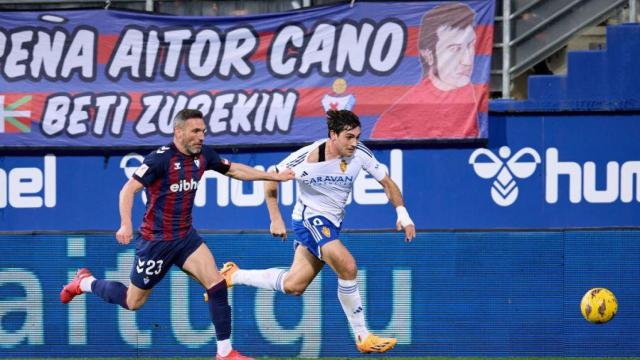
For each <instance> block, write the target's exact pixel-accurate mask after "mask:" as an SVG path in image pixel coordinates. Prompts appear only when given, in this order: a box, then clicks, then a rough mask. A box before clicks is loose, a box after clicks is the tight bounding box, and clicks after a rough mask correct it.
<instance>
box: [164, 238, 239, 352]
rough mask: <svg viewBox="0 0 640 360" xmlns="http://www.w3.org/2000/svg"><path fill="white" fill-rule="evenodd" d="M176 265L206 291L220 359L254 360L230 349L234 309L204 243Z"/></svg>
mask: <svg viewBox="0 0 640 360" xmlns="http://www.w3.org/2000/svg"><path fill="white" fill-rule="evenodd" d="M176 265H178V266H180V267H181V268H182V270H184V271H185V272H187V273H188V274H190V275H191V276H193V277H194V278H195V279H196V280H198V281H199V282H200V284H202V286H203V287H204V288H205V289H207V295H208V297H209V301H208V304H209V314H210V315H211V321H212V322H213V326H214V327H215V329H216V338H217V345H218V353H217V355H216V359H217V360H252V358H250V357H246V356H244V355H242V354H240V353H239V352H238V351H236V350H233V348H232V346H231V340H230V338H231V306H229V301H228V293H227V284H226V281H225V280H224V278H223V277H222V275H220V273H219V272H218V268H217V266H216V262H215V259H214V257H213V254H211V251H210V250H209V248H208V247H207V245H205V244H204V243H202V242H201V243H200V245H199V246H198V248H197V249H195V251H193V252H192V253H191V254H190V255H188V257H187V258H186V260H185V261H184V263H182V264H180V263H179V262H178V261H176Z"/></svg>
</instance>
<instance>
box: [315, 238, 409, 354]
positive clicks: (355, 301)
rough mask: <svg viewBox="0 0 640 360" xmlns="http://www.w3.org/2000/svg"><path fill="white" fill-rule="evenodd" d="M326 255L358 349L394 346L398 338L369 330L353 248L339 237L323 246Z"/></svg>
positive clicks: (379, 348) (387, 348) (324, 256)
mask: <svg viewBox="0 0 640 360" xmlns="http://www.w3.org/2000/svg"><path fill="white" fill-rule="evenodd" d="M322 258H323V260H324V261H325V262H326V263H327V264H329V266H331V268H332V269H333V271H335V273H336V274H337V275H338V299H339V300H340V304H341V305H342V310H343V311H344V313H345V315H346V316H347V320H349V325H351V329H352V330H353V333H354V334H355V336H356V345H357V347H358V350H360V351H361V352H364V353H370V352H379V353H382V352H385V351H387V350H389V349H391V348H393V347H394V346H395V344H396V342H397V340H396V339H394V338H381V337H378V336H376V335H373V334H371V333H369V331H368V330H367V327H366V324H365V320H364V310H363V308H362V298H361V297H360V289H359V288H358V282H357V280H356V276H357V274H358V268H357V265H356V261H355V259H354V258H353V256H352V255H351V253H350V252H349V250H348V249H347V248H346V247H345V246H344V244H343V243H342V242H341V241H340V240H337V239H336V240H333V241H331V242H329V243H326V244H325V245H324V246H322Z"/></svg>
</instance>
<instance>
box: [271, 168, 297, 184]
mask: <svg viewBox="0 0 640 360" xmlns="http://www.w3.org/2000/svg"><path fill="white" fill-rule="evenodd" d="M275 175H276V179H275V180H276V181H289V180H293V179H295V177H296V173H295V172H293V170H291V169H284V170H282V171H280V172H279V173H276V174H275Z"/></svg>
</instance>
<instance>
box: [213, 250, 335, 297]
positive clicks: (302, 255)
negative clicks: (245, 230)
mask: <svg viewBox="0 0 640 360" xmlns="http://www.w3.org/2000/svg"><path fill="white" fill-rule="evenodd" d="M323 266H324V263H323V262H322V261H321V260H319V259H318V258H317V257H316V256H315V255H313V254H312V253H311V252H310V251H309V250H308V249H307V248H306V247H305V246H300V243H298V246H296V251H295V255H294V257H293V262H292V264H291V267H290V268H289V270H286V269H280V268H271V269H264V270H244V269H240V268H239V267H238V265H236V264H235V263H233V262H227V263H225V264H224V266H223V267H222V269H221V270H220V273H221V274H222V276H224V278H225V279H226V281H227V286H229V287H231V286H233V285H247V286H253V287H256V288H260V289H266V290H273V291H280V292H282V293H285V294H291V295H302V293H304V291H305V289H306V288H307V287H308V286H309V284H311V282H312V281H313V279H314V278H315V277H316V275H318V273H319V272H320V270H322V267H323Z"/></svg>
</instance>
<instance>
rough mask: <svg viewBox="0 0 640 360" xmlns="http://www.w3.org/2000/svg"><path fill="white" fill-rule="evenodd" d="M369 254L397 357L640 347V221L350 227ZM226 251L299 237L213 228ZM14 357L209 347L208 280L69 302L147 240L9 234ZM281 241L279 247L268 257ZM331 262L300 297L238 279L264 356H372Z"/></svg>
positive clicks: (621, 352) (352, 244) (124, 265)
mask: <svg viewBox="0 0 640 360" xmlns="http://www.w3.org/2000/svg"><path fill="white" fill-rule="evenodd" d="M343 238H344V241H345V242H346V243H347V245H348V246H349V248H350V249H351V250H352V251H353V253H354V255H355V257H356V258H357V259H359V260H360V262H359V279H360V286H361V289H362V293H363V295H364V304H365V307H366V312H367V314H366V318H367V323H368V325H369V326H370V328H371V329H373V330H374V331H376V332H379V333H381V334H384V335H389V336H396V337H398V339H399V345H398V346H397V348H396V349H395V350H394V351H393V353H392V355H393V356H434V355H447V356H640V331H638V324H639V323H640V322H639V320H640V318H639V315H638V314H640V305H639V304H640V287H639V286H638V279H639V278H640V268H639V267H638V263H640V232H638V231H624V230H611V231H604V230H602V231H601V230H593V231H579V230H575V231H574V230H567V231H504V232H454V233H451V232H429V233H426V232H421V233H419V234H418V237H417V238H416V240H415V241H414V242H413V243H404V242H403V238H402V236H401V235H399V234H388V233H372V232H366V233H346V234H344V236H343ZM205 239H206V241H207V243H208V244H209V245H210V246H211V247H212V248H213V249H214V251H215V253H216V256H217V258H218V260H219V261H225V260H227V259H233V260H235V261H237V262H238V263H239V264H240V265H241V266H243V267H246V268H263V267H278V266H284V265H286V264H288V263H289V261H290V258H291V254H292V250H291V243H290V242H289V243H283V242H281V241H279V240H274V239H273V238H271V236H270V235H266V234H206V235H205ZM0 253H2V254H5V255H3V256H2V259H3V260H2V266H0V294H1V298H0V299H1V300H0V318H2V322H1V326H0V344H1V347H2V351H0V357H28V356H40V357H79V356H81V357H107V356H108V357H112V356H118V357H152V358H155V357H178V356H183V357H196V356H210V355H211V354H212V353H213V352H214V351H215V340H214V331H213V328H212V325H211V323H210V321H209V319H208V315H207V311H208V310H207V306H206V304H205V303H204V302H203V297H202V289H201V288H200V287H199V286H198V285H196V283H195V282H193V281H190V280H189V279H188V277H187V276H186V275H184V274H183V273H181V272H180V271H178V270H173V271H172V272H170V273H169V274H168V275H167V278H166V279H165V280H164V281H163V282H162V283H161V284H160V285H159V286H158V287H157V288H156V289H155V290H154V293H153V295H152V297H151V298H150V300H149V302H148V303H147V304H146V305H145V307H144V308H143V309H141V310H140V311H138V312H136V313H133V312H128V311H124V310H122V309H120V308H119V307H117V306H113V305H108V304H103V303H102V301H101V300H100V299H98V298H97V297H94V296H90V295H88V296H83V297H79V298H77V300H75V301H74V302H72V303H71V304H70V305H69V306H66V305H62V304H60V303H59V301H58V290H59V289H60V287H61V286H62V283H63V282H65V280H66V279H67V278H70V277H71V276H73V273H74V272H75V270H76V268H77V267H80V266H85V265H88V266H90V267H91V269H92V270H93V272H94V274H95V275H96V276H98V277H101V278H102V277H105V278H108V279H113V280H122V281H126V279H127V278H128V274H129V271H130V269H131V263H132V261H133V249H131V248H130V247H122V246H117V245H115V243H114V240H113V238H112V235H111V234H106V235H105V234H103V235H89V234H74V235H5V236H2V237H1V238H0ZM265 254H268V256H265ZM336 285H337V284H336V278H335V275H334V274H333V273H332V272H331V271H330V270H326V271H323V272H321V275H320V276H319V277H318V278H317V279H316V280H315V281H314V283H313V284H312V285H311V286H310V288H309V289H308V291H307V293H306V294H305V295H304V296H302V297H299V298H296V297H289V296H285V295H282V294H274V293H272V292H270V291H256V290H254V289H252V288H246V287H235V288H233V290H232V292H231V294H232V296H231V303H232V306H233V325H234V332H233V341H234V343H235V344H236V346H237V347H238V348H239V349H241V350H243V351H244V352H246V353H248V354H251V355H268V356H281V357H283V356H301V357H355V356H358V353H357V351H356V348H355V346H354V344H353V340H352V337H351V335H350V334H349V330H348V324H347V322H346V319H345V318H344V314H343V313H342V310H341V307H340V304H339V302H338V299H337V296H336ZM596 286H606V287H608V288H610V289H611V290H612V291H613V292H614V293H615V294H616V295H617V296H618V299H619V302H620V308H619V313H618V315H617V317H616V318H615V319H614V320H613V321H611V322H610V323H608V324H606V325H593V324H590V323H587V322H586V321H584V320H583V319H582V317H581V314H580V310H579V302H580V298H581V297H582V295H583V293H584V292H585V290H586V289H589V288H591V287H596Z"/></svg>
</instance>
